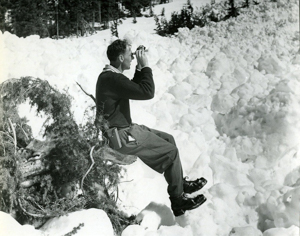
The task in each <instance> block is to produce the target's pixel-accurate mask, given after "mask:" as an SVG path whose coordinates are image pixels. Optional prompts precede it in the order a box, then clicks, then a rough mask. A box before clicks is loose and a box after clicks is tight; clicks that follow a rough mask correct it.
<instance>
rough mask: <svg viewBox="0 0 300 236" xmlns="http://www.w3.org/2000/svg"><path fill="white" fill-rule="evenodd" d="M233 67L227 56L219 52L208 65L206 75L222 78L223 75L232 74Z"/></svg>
mask: <svg viewBox="0 0 300 236" xmlns="http://www.w3.org/2000/svg"><path fill="white" fill-rule="evenodd" d="M231 69H233V68H232V65H231V63H230V60H229V59H228V57H227V55H226V54H225V53H223V52H219V53H218V54H217V55H216V56H215V57H214V58H213V59H211V60H210V62H209V63H208V65H207V68H206V75H207V76H208V77H216V78H220V77H221V76H222V75H223V74H225V73H229V74H231V72H232V71H231Z"/></svg>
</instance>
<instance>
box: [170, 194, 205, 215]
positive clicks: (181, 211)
mask: <svg viewBox="0 0 300 236" xmlns="http://www.w3.org/2000/svg"><path fill="white" fill-rule="evenodd" d="M205 201H206V197H204V196H203V198H201V200H200V201H199V202H197V204H196V205H194V206H192V207H191V208H189V209H173V213H174V215H175V217H177V216H181V215H183V214H184V213H185V212H186V211H190V210H193V209H195V208H197V207H199V206H201V205H202V204H203V203H204V202H205Z"/></svg>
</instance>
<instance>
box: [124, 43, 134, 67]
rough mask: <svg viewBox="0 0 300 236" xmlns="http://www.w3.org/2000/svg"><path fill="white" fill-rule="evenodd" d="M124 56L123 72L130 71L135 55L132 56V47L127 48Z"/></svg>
mask: <svg viewBox="0 0 300 236" xmlns="http://www.w3.org/2000/svg"><path fill="white" fill-rule="evenodd" d="M123 56H124V61H123V63H122V69H123V70H129V69H130V65H131V62H132V60H133V58H134V57H133V55H132V51H131V45H127V46H126V51H125V53H124V54H123Z"/></svg>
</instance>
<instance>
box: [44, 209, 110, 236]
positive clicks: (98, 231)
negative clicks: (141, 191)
mask: <svg viewBox="0 0 300 236" xmlns="http://www.w3.org/2000/svg"><path fill="white" fill-rule="evenodd" d="M76 227H78V228H79V229H77V233H76V235H77V236H87V235H94V236H96V235H99V236H114V231H113V227H112V224H111V222H110V219H109V218H108V216H107V214H106V213H105V211H103V210H99V209H88V210H81V211H76V212H72V213H69V214H68V215H64V216H60V217H55V218H53V219H51V220H49V221H47V222H46V223H45V224H44V225H43V226H42V227H41V229H40V230H41V232H43V233H44V234H46V235H50V236H56V235H65V234H68V233H70V232H72V231H73V230H74V228H76Z"/></svg>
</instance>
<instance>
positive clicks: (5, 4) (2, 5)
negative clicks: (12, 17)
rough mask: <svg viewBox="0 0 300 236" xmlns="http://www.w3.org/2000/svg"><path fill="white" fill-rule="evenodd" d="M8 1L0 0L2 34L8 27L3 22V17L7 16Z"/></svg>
mask: <svg viewBox="0 0 300 236" xmlns="http://www.w3.org/2000/svg"><path fill="white" fill-rule="evenodd" d="M8 8H9V1H7V0H0V30H1V31H2V32H4V31H5V30H7V29H8V25H7V24H6V22H5V16H6V14H8V11H7V10H8Z"/></svg>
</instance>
